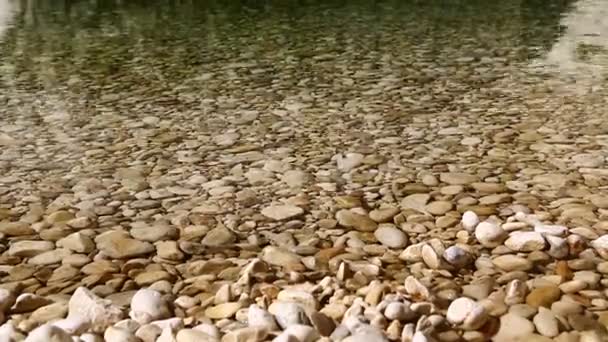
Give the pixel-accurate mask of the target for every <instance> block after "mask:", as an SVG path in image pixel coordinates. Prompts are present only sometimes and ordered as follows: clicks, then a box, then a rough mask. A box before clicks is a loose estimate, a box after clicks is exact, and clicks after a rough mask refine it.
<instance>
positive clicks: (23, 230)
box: [0, 222, 35, 236]
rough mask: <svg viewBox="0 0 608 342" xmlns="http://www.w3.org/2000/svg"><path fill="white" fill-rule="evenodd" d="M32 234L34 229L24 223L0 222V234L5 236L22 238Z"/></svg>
mask: <svg viewBox="0 0 608 342" xmlns="http://www.w3.org/2000/svg"><path fill="white" fill-rule="evenodd" d="M34 233H35V231H34V229H32V227H31V226H30V225H29V224H27V223H25V222H0V234H4V235H6V236H24V235H32V234H34Z"/></svg>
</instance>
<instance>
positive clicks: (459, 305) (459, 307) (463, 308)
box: [446, 297, 477, 324]
mask: <svg viewBox="0 0 608 342" xmlns="http://www.w3.org/2000/svg"><path fill="white" fill-rule="evenodd" d="M476 305H477V303H476V302H475V301H474V300H472V299H471V298H467V297H460V298H458V299H456V300H455V301H453V302H452V303H451V304H450V306H449V307H448V311H447V313H446V318H447V320H448V322H450V323H452V324H460V323H462V322H464V320H465V319H466V318H467V316H468V315H469V313H471V311H473V309H474V308H475V306H476Z"/></svg>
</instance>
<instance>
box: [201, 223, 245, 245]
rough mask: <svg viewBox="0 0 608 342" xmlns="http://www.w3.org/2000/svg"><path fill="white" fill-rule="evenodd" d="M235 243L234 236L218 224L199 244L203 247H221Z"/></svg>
mask: <svg viewBox="0 0 608 342" xmlns="http://www.w3.org/2000/svg"><path fill="white" fill-rule="evenodd" d="M235 241H236V236H235V234H234V233H233V232H232V231H230V230H229V229H228V228H226V227H225V226H224V225H221V224H220V225H218V226H217V227H215V228H213V229H211V230H210V231H209V232H207V234H205V237H203V240H202V241H201V243H202V244H203V245H205V246H221V245H226V244H230V243H233V242H235Z"/></svg>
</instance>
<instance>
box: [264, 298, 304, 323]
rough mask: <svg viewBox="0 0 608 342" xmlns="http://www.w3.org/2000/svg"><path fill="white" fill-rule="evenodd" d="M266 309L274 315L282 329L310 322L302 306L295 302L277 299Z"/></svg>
mask: <svg viewBox="0 0 608 342" xmlns="http://www.w3.org/2000/svg"><path fill="white" fill-rule="evenodd" d="M268 311H269V312H270V313H271V314H273V315H274V316H275V318H276V320H277V323H278V324H279V326H280V327H281V328H282V329H286V328H287V327H289V326H291V325H295V324H304V325H307V324H309V323H310V322H309V320H308V316H307V315H306V312H305V311H304V308H303V307H302V306H300V305H299V304H297V303H292V302H279V301H277V302H274V303H272V304H271V305H270V307H269V308H268Z"/></svg>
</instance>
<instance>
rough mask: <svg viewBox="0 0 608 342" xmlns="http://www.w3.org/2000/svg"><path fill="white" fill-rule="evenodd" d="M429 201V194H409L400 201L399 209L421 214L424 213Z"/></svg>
mask: <svg viewBox="0 0 608 342" xmlns="http://www.w3.org/2000/svg"><path fill="white" fill-rule="evenodd" d="M430 199H431V195H429V194H411V195H408V196H406V197H405V198H403V199H402V200H401V203H400V206H401V209H404V210H405V209H412V210H416V211H419V212H421V213H425V212H426V204H427V203H428V201H429V200H430Z"/></svg>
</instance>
